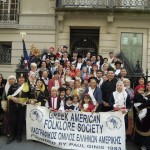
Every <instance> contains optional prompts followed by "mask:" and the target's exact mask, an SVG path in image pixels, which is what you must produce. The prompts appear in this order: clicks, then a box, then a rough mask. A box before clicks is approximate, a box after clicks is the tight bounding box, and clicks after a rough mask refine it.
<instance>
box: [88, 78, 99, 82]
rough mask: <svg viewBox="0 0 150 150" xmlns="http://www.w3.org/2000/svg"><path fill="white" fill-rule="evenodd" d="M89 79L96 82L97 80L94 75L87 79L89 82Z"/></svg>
mask: <svg viewBox="0 0 150 150" xmlns="http://www.w3.org/2000/svg"><path fill="white" fill-rule="evenodd" d="M91 80H95V81H96V82H98V80H97V78H96V77H90V78H89V79H88V82H90V81H91Z"/></svg>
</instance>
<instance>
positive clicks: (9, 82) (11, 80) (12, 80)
mask: <svg viewBox="0 0 150 150" xmlns="http://www.w3.org/2000/svg"><path fill="white" fill-rule="evenodd" d="M15 82H16V77H15V76H13V75H11V76H9V77H8V78H7V83H6V86H5V90H4V92H3V95H2V104H3V105H2V109H3V112H4V120H3V127H4V130H3V131H4V134H6V135H7V136H9V135H10V125H9V115H8V114H9V111H8V107H9V105H8V99H7V95H8V90H9V88H10V86H11V85H12V84H14V83H15Z"/></svg>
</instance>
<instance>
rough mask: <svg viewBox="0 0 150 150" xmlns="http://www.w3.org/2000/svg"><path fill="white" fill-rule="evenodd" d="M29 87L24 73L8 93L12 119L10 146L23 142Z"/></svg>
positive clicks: (8, 141) (8, 142)
mask: <svg viewBox="0 0 150 150" xmlns="http://www.w3.org/2000/svg"><path fill="white" fill-rule="evenodd" d="M28 96H29V85H28V83H27V82H26V77H25V75H23V74H22V73H21V74H20V75H19V76H18V82H17V83H14V84H12V85H11V86H10V88H9V91H8V97H7V98H8V99H9V110H8V111H9V117H10V125H11V126H10V137H9V139H8V140H7V143H6V144H10V143H11V142H12V141H14V140H15V139H17V142H18V143H20V142H21V141H22V131H23V126H24V124H25V113H26V103H27V102H28Z"/></svg>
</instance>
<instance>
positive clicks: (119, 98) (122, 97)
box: [113, 81, 128, 107]
mask: <svg viewBox="0 0 150 150" xmlns="http://www.w3.org/2000/svg"><path fill="white" fill-rule="evenodd" d="M118 84H121V85H122V92H118V90H117V85H118ZM113 96H114V100H115V104H116V105H120V106H122V107H125V106H126V99H127V96H128V94H127V92H126V91H125V88H124V84H123V82H122V81H118V82H117V83H116V91H115V92H113ZM115 104H114V107H115Z"/></svg>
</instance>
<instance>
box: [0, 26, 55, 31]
mask: <svg viewBox="0 0 150 150" xmlns="http://www.w3.org/2000/svg"><path fill="white" fill-rule="evenodd" d="M55 28H56V27H55V26H48V25H47V26H46V25H19V24H15V25H14V24H0V29H20V30H22V29H27V30H49V31H55Z"/></svg>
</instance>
